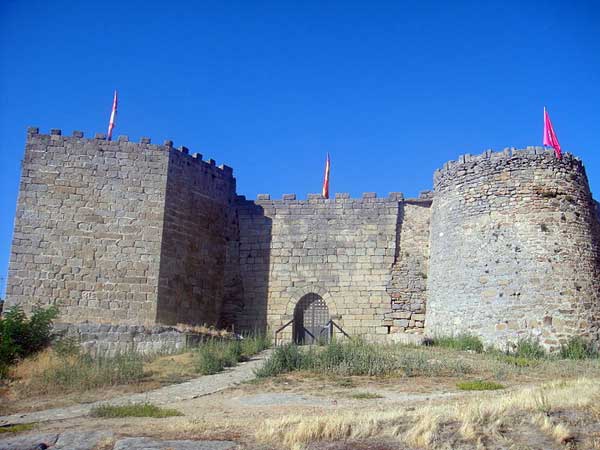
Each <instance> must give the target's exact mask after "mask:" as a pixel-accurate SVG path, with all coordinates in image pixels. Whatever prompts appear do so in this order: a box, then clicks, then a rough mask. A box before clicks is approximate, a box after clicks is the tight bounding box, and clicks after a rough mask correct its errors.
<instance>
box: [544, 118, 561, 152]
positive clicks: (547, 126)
mask: <svg viewBox="0 0 600 450" xmlns="http://www.w3.org/2000/svg"><path fill="white" fill-rule="evenodd" d="M544 145H545V146H548V147H552V148H553V149H554V154H555V155H556V157H557V158H558V159H560V158H562V150H561V149H560V144H559V143H558V138H557V137H556V133H555V132H554V127H553V126H552V122H551V121H550V115H549V114H548V111H547V110H546V107H545V106H544Z"/></svg>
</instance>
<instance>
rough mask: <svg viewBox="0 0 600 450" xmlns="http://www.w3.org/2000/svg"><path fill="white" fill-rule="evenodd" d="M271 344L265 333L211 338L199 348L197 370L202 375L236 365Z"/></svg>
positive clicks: (211, 373)
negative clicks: (223, 338) (218, 338)
mask: <svg viewBox="0 0 600 450" xmlns="http://www.w3.org/2000/svg"><path fill="white" fill-rule="evenodd" d="M268 346H269V340H268V338H267V337H265V336H264V335H260V334H258V335H255V336H252V335H248V336H245V337H244V338H243V339H241V340H235V341H234V340H225V341H223V340H209V341H207V342H205V343H203V344H202V345H201V347H200V348H199V349H198V353H197V358H196V364H195V366H196V371H197V372H198V373H200V374H202V375H213V374H215V373H218V372H221V371H222V370H223V369H225V368H226V367H232V366H235V365H236V364H237V363H238V362H240V361H244V360H247V359H248V358H249V357H250V356H252V355H254V354H256V353H258V352H260V351H262V350H264V349H265V348H267V347H268Z"/></svg>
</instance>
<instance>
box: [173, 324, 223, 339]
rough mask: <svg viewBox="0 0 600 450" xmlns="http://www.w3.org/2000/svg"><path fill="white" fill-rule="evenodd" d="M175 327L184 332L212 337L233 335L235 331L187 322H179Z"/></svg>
mask: <svg viewBox="0 0 600 450" xmlns="http://www.w3.org/2000/svg"><path fill="white" fill-rule="evenodd" d="M175 328H176V329H177V330H178V331H181V332H182V333H196V334H204V335H206V336H212V337H231V336H233V333H232V332H231V331H228V330H219V329H218V328H215V327H211V326H208V325H186V324H185V323H178V324H177V325H175Z"/></svg>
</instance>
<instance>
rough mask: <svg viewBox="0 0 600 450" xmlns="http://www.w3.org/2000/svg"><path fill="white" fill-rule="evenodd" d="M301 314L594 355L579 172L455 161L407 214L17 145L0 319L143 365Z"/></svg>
mask: <svg viewBox="0 0 600 450" xmlns="http://www.w3.org/2000/svg"><path fill="white" fill-rule="evenodd" d="M306 298H311V299H312V298H318V299H320V301H321V303H322V304H324V305H326V306H325V308H326V313H327V315H328V317H329V318H330V319H333V320H334V321H335V323H337V324H338V325H340V326H341V327H342V328H343V329H344V330H345V331H346V332H347V333H348V334H350V335H353V336H357V335H359V336H365V337H367V338H370V339H378V340H381V339H384V340H385V339H388V338H390V335H391V339H392V340H401V339H400V338H402V337H403V336H405V337H407V338H408V337H410V336H411V335H414V334H422V333H425V334H427V335H430V336H434V335H441V334H444V335H448V334H450V335H452V334H458V333H471V334H476V335H478V336H480V337H481V338H482V339H483V340H484V341H485V342H486V343H489V344H493V345H496V346H498V347H501V348H505V347H506V346H507V345H510V344H511V343H514V342H515V341H516V340H518V339H520V338H522V337H533V338H536V339H539V340H540V341H541V342H542V344H543V345H545V346H546V347H547V348H550V349H553V348H556V347H557V346H558V345H559V344H560V343H561V342H564V341H565V340H567V339H568V338H570V337H572V336H583V337H585V338H588V339H591V340H594V341H597V342H600V207H599V206H598V204H597V203H596V202H594V200H593V199H592V196H591V193H590V190H589V186H588V182H587V178H586V175H585V170H584V168H583V165H582V163H581V161H580V160H578V159H577V158H575V157H573V156H572V155H569V154H567V155H565V156H564V157H563V159H562V160H557V159H556V158H555V157H554V156H553V154H552V153H551V152H546V151H544V150H543V149H541V148H528V149H527V150H523V151H516V150H510V149H507V150H505V151H504V152H501V153H494V152H491V151H488V152H485V153H484V154H483V155H480V156H470V155H463V156H461V157H460V159H459V161H456V162H449V163H446V164H445V165H444V167H443V168H442V169H441V170H439V171H437V172H436V174H435V177H434V191H433V192H429V191H425V192H423V193H422V194H421V195H420V196H419V198H414V199H410V198H404V196H403V195H402V194H401V193H391V194H390V195H389V196H387V197H384V198H378V197H377V196H376V195H375V194H374V193H366V194H364V195H363V196H362V198H358V199H353V198H350V196H349V195H348V194H336V195H335V197H334V198H331V199H324V198H322V197H321V195H317V194H309V196H308V198H307V199H298V198H296V196H295V195H294V194H288V195H284V196H283V198H282V199H271V197H270V196H269V195H267V194H263V195H259V196H258V198H257V199H256V200H247V199H246V198H245V197H243V196H240V195H238V194H237V192H236V181H235V179H234V178H233V171H232V169H231V168H229V167H227V166H219V167H217V166H216V164H215V162H214V161H213V160H209V161H203V160H202V156H201V155H190V154H189V151H188V149H187V148H185V147H182V148H180V149H175V148H174V147H173V144H172V142H171V141H167V142H165V144H164V145H152V144H151V143H150V139H148V138H142V139H141V140H140V142H135V143H134V142H129V140H128V138H127V137H125V136H122V137H120V138H119V139H118V140H116V141H112V142H111V141H107V140H106V139H105V137H104V136H103V135H97V136H96V137H95V138H94V139H85V138H84V137H83V133H81V132H74V133H73V136H69V137H66V136H62V133H61V132H60V130H52V131H51V133H50V135H42V134H39V132H38V130H37V129H36V128H30V129H29V130H28V134H27V143H26V149H25V158H24V160H23V167H22V176H21V186H20V193H19V200H18V205H17V214H16V220H15V231H14V236H13V245H12V253H11V259H10V266H9V278H8V286H7V307H10V306H11V305H21V306H22V307H23V308H25V310H26V311H27V312H31V310H32V308H33V307H34V306H35V305H36V304H40V305H42V306H43V305H48V304H55V305H57V306H58V307H59V309H60V313H61V316H60V321H61V322H62V323H64V324H65V325H64V326H65V327H67V328H68V329H69V330H71V331H70V332H71V334H73V333H74V334H78V335H80V336H82V338H81V339H82V340H83V341H86V342H93V343H92V344H89V345H91V346H94V347H95V348H96V347H97V348H106V349H109V351H111V352H112V351H113V350H114V349H118V348H121V347H127V348H129V347H131V348H134V349H135V348H137V347H140V349H142V350H143V351H146V352H147V351H150V350H151V349H152V348H154V347H156V348H161V349H164V348H167V349H168V348H170V347H173V348H180V347H181V346H182V345H184V344H182V342H184V341H185V337H182V336H179V335H177V334H176V333H174V332H171V331H170V330H171V329H170V328H168V327H167V328H165V326H173V325H176V324H179V323H181V324H187V325H197V324H207V325H215V326H222V327H234V328H235V329H236V330H270V332H273V331H274V330H276V329H278V328H280V327H282V326H283V325H285V324H286V323H288V322H290V321H291V320H292V319H294V317H295V316H294V311H295V309H296V308H297V305H299V304H302V303H301V300H302V299H306ZM321 307H322V306H321ZM292 329H293V328H292V327H291V326H290V327H288V328H286V329H284V331H283V332H282V333H281V335H280V337H282V338H283V339H284V340H290V339H292ZM73 330H75V331H73ZM77 330H78V331H77ZM149 330H150V331H149ZM152 330H157V331H156V333H154V334H157V336H158V337H156V338H154V337H152V336H151V335H152V334H153V331H152ZM90 333H91V334H90ZM90 336H92V337H90ZM397 338H398V339H397ZM103 340H106V341H111V340H112V341H115V342H118V344H114V345H112V346H111V345H108V346H107V345H103V344H102V343H101V341H103ZM110 349H112V350H110Z"/></svg>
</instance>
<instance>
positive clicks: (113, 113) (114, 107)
mask: <svg viewBox="0 0 600 450" xmlns="http://www.w3.org/2000/svg"><path fill="white" fill-rule="evenodd" d="M116 119H117V91H116V89H115V97H114V99H113V105H112V111H111V113H110V120H109V121H108V133H107V135H106V139H107V140H108V141H110V140H111V139H112V132H113V128H114V127H115V120H116Z"/></svg>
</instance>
